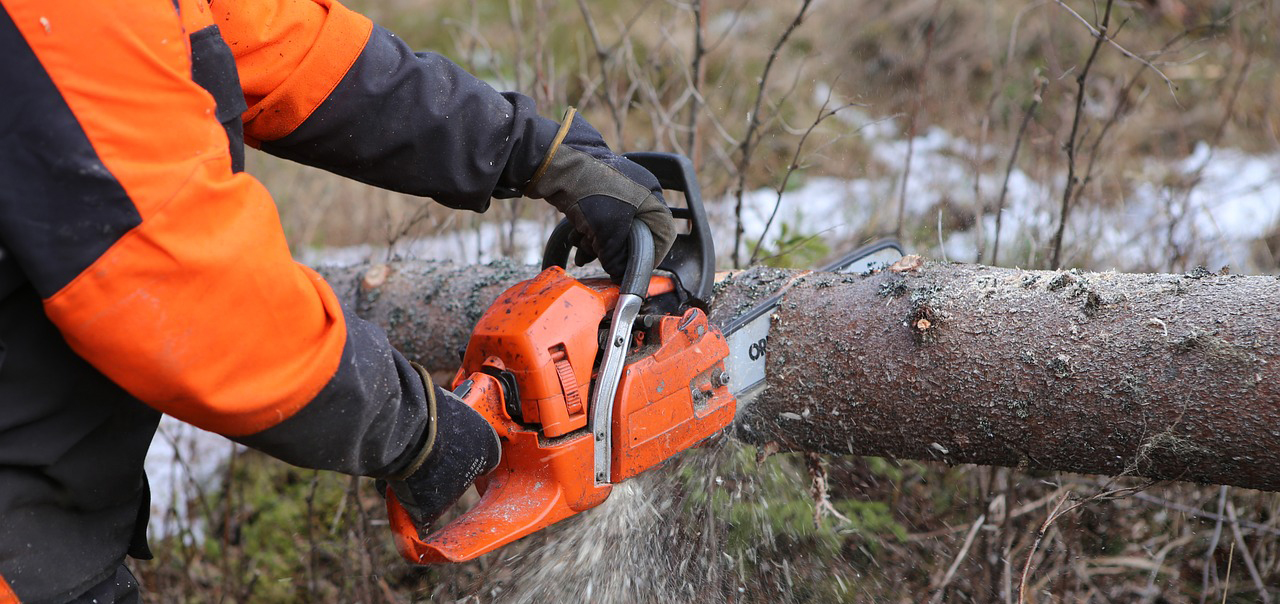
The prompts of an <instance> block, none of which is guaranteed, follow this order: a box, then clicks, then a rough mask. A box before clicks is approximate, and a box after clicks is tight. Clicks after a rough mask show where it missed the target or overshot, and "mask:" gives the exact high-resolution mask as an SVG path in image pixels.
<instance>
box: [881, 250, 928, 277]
mask: <svg viewBox="0 0 1280 604" xmlns="http://www.w3.org/2000/svg"><path fill="white" fill-rule="evenodd" d="M922 266H924V258H921V257H920V256H917V255H915V254H911V255H910V256H903V257H901V258H899V259H898V261H897V262H894V263H893V266H890V267H889V272H893V273H907V272H911V271H916V270H920V267H922Z"/></svg>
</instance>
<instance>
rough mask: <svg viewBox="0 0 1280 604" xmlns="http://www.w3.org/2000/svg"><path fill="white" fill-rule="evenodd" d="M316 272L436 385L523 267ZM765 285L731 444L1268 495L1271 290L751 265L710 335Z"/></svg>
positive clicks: (1246, 283)
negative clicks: (765, 324) (763, 333)
mask: <svg viewBox="0 0 1280 604" xmlns="http://www.w3.org/2000/svg"><path fill="white" fill-rule="evenodd" d="M902 264H903V263H899V266H898V267H895V268H903V267H902V266H901V265H902ZM908 264H910V263H908ZM322 272H323V273H325V274H326V275H327V276H329V278H330V280H331V281H332V282H333V283H334V284H335V289H336V290H337V291H338V293H339V296H340V297H342V298H343V299H344V301H346V302H348V303H354V304H355V305H356V307H357V308H358V312H359V313H360V314H361V315H362V316H365V317H367V318H370V319H372V320H374V321H376V322H377V323H379V324H381V325H382V326H383V327H384V328H386V329H388V332H389V334H390V336H391V339H392V342H393V343H394V344H395V345H396V346H398V347H400V348H401V350H404V351H405V352H406V354H408V355H409V356H410V357H411V358H417V359H418V360H420V362H423V363H424V364H425V365H427V366H428V367H430V368H432V369H435V370H447V369H452V368H453V367H455V366H456V363H457V358H458V356H457V352H456V351H457V350H458V349H459V348H460V347H461V346H464V345H465V343H466V339H467V336H468V333H469V330H470V328H471V326H472V325H473V324H474V322H475V320H476V319H477V318H478V317H479V315H480V313H482V312H483V310H484V308H485V307H487V306H488V304H489V303H490V302H492V300H493V299H494V298H495V297H497V295H498V294H499V293H500V292H501V290H502V289H503V288H504V286H506V285H510V284H512V283H514V282H515V281H518V280H520V279H522V278H526V277H528V276H529V275H531V274H532V273H533V272H534V269H532V268H529V267H517V266H513V265H509V264H491V265H488V266H483V267H471V266H468V267H460V266H453V265H448V264H437V263H427V262H400V263H395V264H394V265H390V266H387V265H378V266H375V267H372V268H370V267H369V266H363V267H344V268H327V269H322ZM361 281H363V283H362V284H360V285H357V284H358V283H360V282H361ZM783 287H786V293H785V295H784V298H783V302H782V304H781V306H780V307H779V309H778V310H777V312H776V315H775V317H774V326H773V330H772V333H771V334H770V338H769V345H768V349H769V357H768V369H767V374H768V386H767V389H766V390H765V391H764V393H762V394H761V395H760V396H759V397H757V399H756V400H755V401H753V402H751V403H750V404H748V405H745V406H744V408H743V409H741V410H740V412H739V417H738V420H737V424H738V435H739V436H740V437H742V438H744V439H746V440H748V441H751V442H755V443H757V444H768V443H776V444H777V445H778V446H779V447H780V448H782V449H784V450H803V451H814V452H823V453H840V454H846V453H848V454H855V455H875V456H885V457H894V458H910V459H923V460H937V461H944V462H947V463H978V464H990V465H1002V466H1015V467H1019V468H1024V469H1038V470H1053V471H1070V472H1082V473H1091V474H1108V475H1120V474H1125V475H1136V476H1145V477H1149V478H1154V479H1174V480H1189V481H1197V482H1212V483H1221V484H1231V485H1236V486H1242V487H1250V488H1257V489H1264V490H1280V320H1278V319H1277V318H1276V316H1275V309H1277V308H1280V281H1277V279H1276V278H1273V277H1245V276H1236V275H1233V276H1217V275H1210V274H1208V273H1202V274H1191V275H1126V274H1117V273H1079V272H1074V271H1073V272H1047V271H1022V270H1014V269H1000V268H990V267H984V266H972V265H955V264H944V263H936V262H926V263H924V264H923V265H921V266H917V267H916V268H912V269H910V270H904V271H902V272H896V271H895V270H892V269H891V270H887V271H883V272H880V273H877V274H874V275H871V276H868V277H860V276H850V275H832V274H816V273H815V274H803V273H802V272H801V271H781V270H776V269H752V270H749V271H745V272H742V273H738V274H736V275H734V276H731V277H729V278H727V279H725V280H724V281H722V282H721V283H720V284H718V285H717V288H716V290H717V294H716V297H715V300H714V301H713V304H712V308H711V317H712V320H713V322H716V323H717V324H720V325H723V324H724V323H726V322H727V321H728V320H729V319H730V318H732V317H733V316H736V315H737V314H738V313H739V312H741V311H742V310H743V309H745V308H749V307H750V306H751V305H752V304H753V303H754V302H755V301H757V300H760V299H762V298H764V297H766V296H768V295H769V294H770V293H772V292H774V291H777V290H779V289H780V288H783Z"/></svg>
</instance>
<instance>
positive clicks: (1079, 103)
mask: <svg viewBox="0 0 1280 604" xmlns="http://www.w3.org/2000/svg"><path fill="white" fill-rule="evenodd" d="M1055 1H1056V2H1058V4H1060V5H1062V6H1063V7H1065V8H1066V9H1067V10H1068V11H1071V8H1070V7H1067V5H1065V4H1062V0H1055ZM1113 2H1114V0H1107V7H1106V9H1105V10H1104V11H1103V14H1102V22H1101V23H1100V24H1099V28H1098V29H1094V27H1093V26H1092V25H1090V24H1088V23H1087V22H1086V23H1085V25H1086V26H1088V27H1089V31H1091V32H1095V33H1094V43H1093V49H1092V50H1090V51H1089V58H1088V60H1086V61H1085V63H1084V69H1082V70H1081V71H1080V75H1078V76H1076V110H1075V115H1074V116H1073V117H1072V119H1071V135H1070V136H1068V137H1067V144H1066V150H1067V184H1066V185H1065V186H1064V187H1063V189H1062V209H1061V211H1059V213H1058V231H1057V233H1055V234H1054V236H1053V256H1052V260H1051V262H1050V268H1051V269H1053V270H1055V271H1056V270H1058V268H1059V267H1061V266H1062V262H1061V260H1062V233H1063V231H1064V230H1065V229H1066V227H1067V212H1068V210H1070V209H1071V208H1070V203H1071V192H1072V190H1073V189H1074V187H1075V186H1076V136H1077V134H1078V133H1079V131H1080V119H1081V118H1082V117H1084V96H1085V92H1084V91H1085V86H1086V85H1087V84H1088V81H1089V70H1090V69H1091V68H1092V67H1093V62H1094V60H1095V59H1097V58H1098V51H1099V50H1101V49H1102V43H1103V42H1105V41H1106V40H1107V27H1109V26H1110V24H1111V5H1112V4H1113ZM1071 13H1072V14H1076V13H1075V11H1071ZM1076 17H1079V15H1076ZM1153 69H1154V68H1153Z"/></svg>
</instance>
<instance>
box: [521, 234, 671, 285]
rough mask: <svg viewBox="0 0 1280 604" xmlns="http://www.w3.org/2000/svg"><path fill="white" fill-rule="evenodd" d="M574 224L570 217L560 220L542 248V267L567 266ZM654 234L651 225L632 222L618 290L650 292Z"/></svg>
mask: <svg viewBox="0 0 1280 604" xmlns="http://www.w3.org/2000/svg"><path fill="white" fill-rule="evenodd" d="M572 232H573V225H571V224H569V221H568V220H561V221H560V224H557V225H556V228H555V230H553V231H551V237H549V238H547V246H546V247H545V248H543V251H542V270H544V271H545V270H547V269H549V268H551V267H553V266H558V267H560V268H568V266H569V251H570V250H572V249H573V244H571V243H569V234H570V233H572ZM652 266H653V233H650V232H649V227H648V226H647V225H645V223H643V222H640V221H639V220H634V221H632V222H631V240H630V241H628V242H627V270H626V272H625V273H623V274H622V283H621V284H620V285H619V293H623V294H634V295H637V296H640V297H641V298H643V297H645V296H646V295H647V294H648V292H649V278H650V277H652V276H653V269H652V268H651V267H652Z"/></svg>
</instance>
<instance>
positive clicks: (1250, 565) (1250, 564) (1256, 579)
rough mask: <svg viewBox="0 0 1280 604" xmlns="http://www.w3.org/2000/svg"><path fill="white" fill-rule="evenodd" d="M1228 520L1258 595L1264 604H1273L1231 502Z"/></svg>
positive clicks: (1233, 542) (1234, 542)
mask: <svg viewBox="0 0 1280 604" xmlns="http://www.w3.org/2000/svg"><path fill="white" fill-rule="evenodd" d="M1227 518H1229V519H1230V520H1231V535H1232V536H1233V537H1235V540H1234V541H1232V545H1233V546H1239V547H1240V556H1241V559H1243V560H1244V567H1245V568H1246V569H1248V570H1249V577H1250V578H1251V579H1253V586H1254V587H1256V588H1258V595H1259V596H1260V597H1261V598H1262V604H1271V595H1270V594H1269V593H1267V586H1266V585H1264V584H1263V583H1262V575H1260V574H1258V565H1257V564H1255V563H1254V561H1253V554H1251V553H1250V552H1249V546H1248V544H1246V543H1245V542H1244V536H1243V535H1241V534H1240V522H1239V520H1238V519H1237V518H1236V506H1235V505H1233V504H1232V503H1231V502H1230V501H1228V502H1227ZM1229 568H1230V567H1228V569H1229ZM1227 578H1228V579H1230V578H1231V577H1230V573H1228V577H1227Z"/></svg>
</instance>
